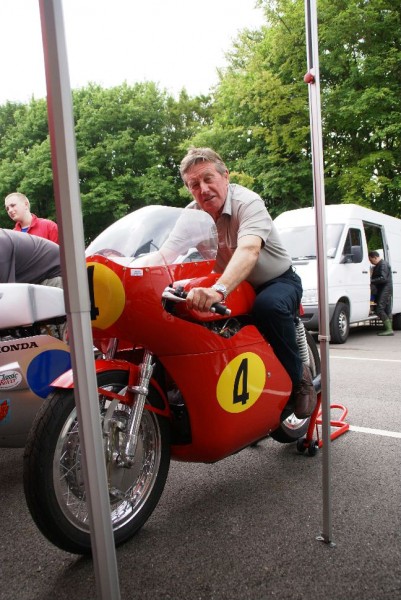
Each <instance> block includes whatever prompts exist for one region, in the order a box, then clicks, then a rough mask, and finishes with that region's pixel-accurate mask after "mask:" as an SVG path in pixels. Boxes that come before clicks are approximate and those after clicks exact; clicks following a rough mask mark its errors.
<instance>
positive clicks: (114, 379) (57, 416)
mask: <svg viewBox="0 0 401 600" xmlns="http://www.w3.org/2000/svg"><path fill="white" fill-rule="evenodd" d="M127 383H128V373H127V372H126V371H107V372H104V373H101V374H99V375H98V386H99V387H98V391H99V408H100V414H101V420H102V424H103V423H104V421H105V420H107V429H108V431H109V432H111V434H110V433H109V435H108V436H107V440H106V437H105V438H104V439H105V441H104V446H105V455H106V456H107V460H106V470H107V477H108V486H109V498H110V509H111V514H110V516H111V521H112V525H113V533H114V539H115V543H116V545H120V544H122V543H123V542H125V541H127V540H128V539H129V538H131V537H132V536H133V535H134V534H135V533H136V532H137V531H138V530H139V529H140V528H141V527H142V526H143V525H144V523H145V522H146V520H147V519H148V518H149V517H150V515H151V514H152V512H153V510H154V508H155V507H156V505H157V503H158V501H159V498H160V496H161V494H162V492H163V488H164V485H165V482H166V478H167V474H168V470H169V465H170V435H169V433H170V427H169V423H168V420H167V419H166V418H163V417H161V416H159V415H157V414H155V413H154V412H151V411H149V410H146V409H145V410H144V411H143V415H142V420H141V424H140V428H139V434H138V443H137V446H136V451H135V455H134V457H133V460H132V463H131V465H130V466H121V462H120V461H121V452H120V451H121V448H122V447H123V445H124V444H125V442H126V435H125V434H126V425H127V421H128V418H129V415H130V412H131V410H132V407H131V406H129V405H128V404H124V403H122V402H121V403H118V404H117V406H116V408H115V409H114V411H113V413H112V415H109V414H108V413H107V408H108V407H109V406H110V403H111V401H112V400H115V399H116V395H117V399H118V396H119V395H121V398H122V399H124V395H125V393H126V390H127ZM154 394H156V392H155V390H150V392H149V400H150V402H151V401H152V395H154ZM115 404H116V403H115ZM106 413H107V415H106ZM105 416H106V419H105ZM24 492H25V497H26V501H27V504H28V508H29V510H30V513H31V515H32V517H33V519H34V521H35V523H36V525H37V526H38V528H39V529H40V530H41V532H42V533H43V534H44V535H45V536H46V537H47V538H48V540H50V541H51V542H52V543H53V544H55V545H56V546H58V547H59V548H61V549H62V550H65V551H67V552H72V553H76V554H90V553H91V539H90V532H89V521H88V518H89V515H88V504H87V495H86V490H85V487H84V481H83V475H82V450H81V443H80V439H79V427H78V421H77V413H76V407H75V400H74V390H57V391H55V392H54V393H53V394H52V395H51V396H49V398H48V399H47V401H46V402H44V404H43V406H42V408H41V409H40V411H39V413H38V415H37V417H36V419H35V421H34V424H33V426H32V429H31V431H30V434H29V437H28V441H27V444H26V447H25V452H24Z"/></svg>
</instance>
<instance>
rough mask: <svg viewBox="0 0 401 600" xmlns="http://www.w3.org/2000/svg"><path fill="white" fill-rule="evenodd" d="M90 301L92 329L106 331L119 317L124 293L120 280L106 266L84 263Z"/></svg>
mask: <svg viewBox="0 0 401 600" xmlns="http://www.w3.org/2000/svg"><path fill="white" fill-rule="evenodd" d="M86 268H87V270H88V281H89V290H90V299H91V319H92V327H97V328H98V329H107V328H108V327H110V326H111V325H113V324H114V323H115V322H116V321H117V319H118V318H119V317H120V316H121V313H122V312H123V310H124V306H125V291H124V287H123V284H122V282H121V279H120V278H119V277H118V275H116V274H115V273H114V271H112V270H111V269H109V268H108V267H106V265H102V264H100V263H95V262H88V263H86Z"/></svg>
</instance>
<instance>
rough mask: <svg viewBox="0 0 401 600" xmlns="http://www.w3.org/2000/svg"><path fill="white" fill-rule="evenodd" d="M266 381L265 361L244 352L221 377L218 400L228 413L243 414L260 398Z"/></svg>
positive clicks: (230, 363)
mask: <svg viewBox="0 0 401 600" xmlns="http://www.w3.org/2000/svg"><path fill="white" fill-rule="evenodd" d="M265 381H266V369H265V365H264V363H263V360H262V359H261V358H260V356H258V355H257V354H254V353H253V352H244V353H243V354H240V355H239V356H237V357H236V358H234V359H233V360H232V361H230V362H229V363H228V365H227V366H226V367H225V368H224V371H223V372H222V374H221V375H220V377H219V381H218V382H217V400H218V402H219V404H220V406H221V407H222V408H223V409H224V410H226V411H227V412H230V413H240V412H243V411H245V410H248V408H251V406H253V405H254V404H255V402H256V400H257V399H258V398H259V397H260V395H261V393H262V391H263V389H264V387H265Z"/></svg>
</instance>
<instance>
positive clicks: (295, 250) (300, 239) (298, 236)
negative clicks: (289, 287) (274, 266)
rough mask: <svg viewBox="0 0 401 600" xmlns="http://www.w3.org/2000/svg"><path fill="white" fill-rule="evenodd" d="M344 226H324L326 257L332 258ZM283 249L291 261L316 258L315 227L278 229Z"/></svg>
mask: <svg viewBox="0 0 401 600" xmlns="http://www.w3.org/2000/svg"><path fill="white" fill-rule="evenodd" d="M343 228H344V225H341V224H338V225H326V248H327V257H328V258H334V256H335V255H336V252H337V248H338V244H339V242H340V238H341V233H342V230H343ZM279 233H280V237H281V240H282V242H283V245H284V248H286V250H287V251H288V252H289V254H290V256H291V258H292V259H293V260H302V259H310V258H316V234H315V226H314V225H309V226H297V227H285V228H283V229H280V228H279Z"/></svg>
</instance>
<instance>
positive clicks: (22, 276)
mask: <svg viewBox="0 0 401 600" xmlns="http://www.w3.org/2000/svg"><path fill="white" fill-rule="evenodd" d="M0 283H38V284H41V285H50V286H53V287H59V288H62V287H63V282H62V278H61V267H60V247H59V246H58V244H56V243H55V242H51V241H50V240H46V239H44V238H41V237H38V236H36V235H26V234H25V233H21V232H20V231H11V230H8V229H0Z"/></svg>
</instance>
